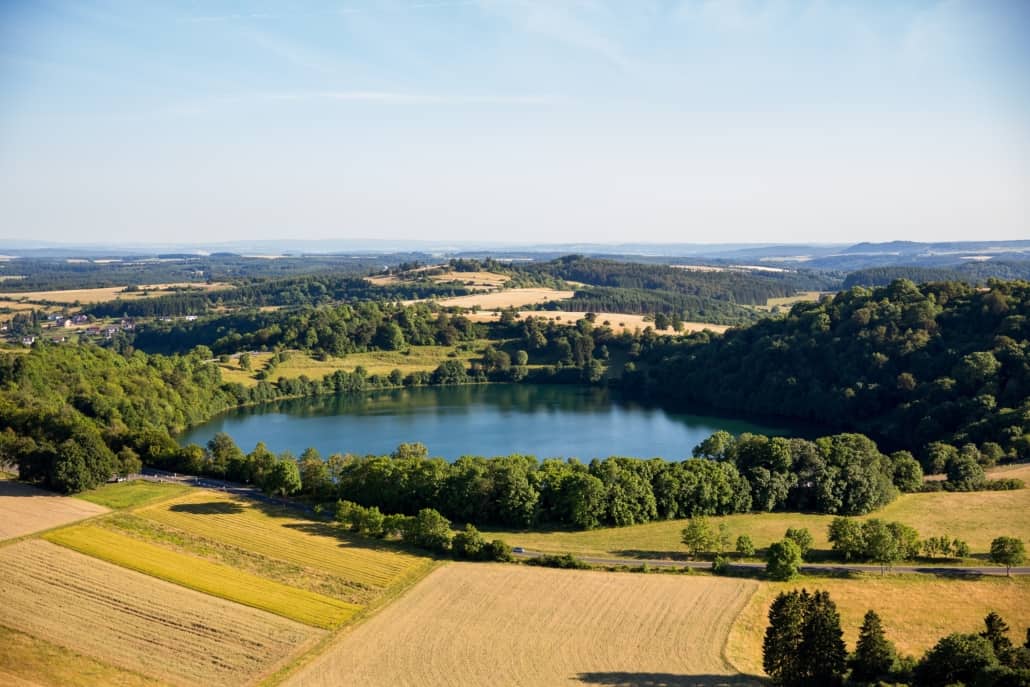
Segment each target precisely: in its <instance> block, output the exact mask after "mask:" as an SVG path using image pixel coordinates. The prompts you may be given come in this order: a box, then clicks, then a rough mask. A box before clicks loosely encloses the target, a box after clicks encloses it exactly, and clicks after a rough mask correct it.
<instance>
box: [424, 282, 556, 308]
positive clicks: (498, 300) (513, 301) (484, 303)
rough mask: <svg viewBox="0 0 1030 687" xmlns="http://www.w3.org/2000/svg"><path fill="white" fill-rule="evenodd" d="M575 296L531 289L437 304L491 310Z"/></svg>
mask: <svg viewBox="0 0 1030 687" xmlns="http://www.w3.org/2000/svg"><path fill="white" fill-rule="evenodd" d="M574 295H575V292H574V291H559V290H557V289H549V288H545V287H531V288H525V289H505V290H503V291H489V292H484V293H474V294H472V295H470V296H455V297H454V298H442V299H440V300H439V301H437V302H438V303H439V304H440V305H442V306H445V307H448V308H451V307H454V308H474V307H476V306H479V307H480V308H484V309H488V310H489V309H492V308H521V307H522V306H524V305H532V304H535V303H547V302H548V301H561V300H565V299H568V298H572V297H573V296H574ZM413 302H414V301H413Z"/></svg>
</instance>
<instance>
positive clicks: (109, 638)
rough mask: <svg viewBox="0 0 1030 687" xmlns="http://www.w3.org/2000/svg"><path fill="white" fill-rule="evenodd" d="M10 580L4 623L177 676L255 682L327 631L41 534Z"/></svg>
mask: <svg viewBox="0 0 1030 687" xmlns="http://www.w3.org/2000/svg"><path fill="white" fill-rule="evenodd" d="M0 579H2V580H3V581H4V583H3V585H0V624H3V625H5V626H7V627H10V628H12V629H15V630H18V631H20V632H24V633H27V634H29V635H33V636H36V637H39V638H41V639H43V640H46V641H48V642H52V643H54V644H57V645H61V646H64V647H68V648H69V649H72V650H74V651H76V652H79V653H81V654H86V655H88V656H92V657H95V658H97V659H99V660H101V661H103V662H105V663H109V664H111V665H114V666H118V667H121V668H124V669H127V670H132V671H136V672H140V673H143V674H144V675H148V676H151V677H155V678H158V679H161V680H165V681H168V682H172V683H177V684H203V685H230V686H233V685H245V684H251V683H253V682H255V681H256V680H257V679H259V678H260V677H261V676H263V675H265V674H267V673H268V672H269V671H271V670H273V669H274V668H275V667H276V666H278V665H279V664H280V663H282V662H283V661H284V660H285V659H286V658H287V657H289V656H290V655H291V654H293V653H295V652H296V651H298V650H299V649H301V648H303V647H305V646H308V645H309V644H310V643H311V642H312V641H314V640H315V639H316V638H318V637H319V636H322V634H323V633H322V632H321V631H320V630H316V629H314V628H310V627H307V626H305V625H301V624H300V623H296V622H294V621H292V620H286V619H285V618H280V617H278V616H275V615H272V614H270V613H265V612H263V611H259V610H256V609H253V608H248V607H246V606H241V605H239V604H234V603H230V602H227V601H223V600H221V599H216V598H214V597H211V596H207V595H205V594H200V593H198V592H194V591H191V590H188V589H184V588H182V587H179V586H176V585H173V584H170V583H167V582H163V581H161V580H157V579H154V578H152V577H148V576H146V575H142V574H140V573H136V572H132V571H129V570H124V569H122V568H119V567H117V566H114V565H111V564H110V563H105V562H103V561H99V560H97V559H94V558H90V557H88V556H83V555H82V554H79V553H75V552H74V551H69V550H68V549H64V548H62V547H60V546H56V545H54V544H50V543H48V542H45V541H40V540H30V541H24V542H19V543H16V544H12V545H10V546H6V547H3V548H2V549H0Z"/></svg>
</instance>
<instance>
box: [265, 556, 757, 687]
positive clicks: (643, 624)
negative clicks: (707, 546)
mask: <svg viewBox="0 0 1030 687" xmlns="http://www.w3.org/2000/svg"><path fill="white" fill-rule="evenodd" d="M757 587H758V583H757V582H754V581H750V580H735V579H726V578H715V577H702V576H689V575H629V574H621V573H606V572H596V571H581V570H553V569H545V568H532V567H528V566H516V565H498V564H485V563H479V564H476V563H458V564H451V565H447V566H445V567H443V568H439V569H437V570H435V571H434V572H433V573H432V574H430V575H429V576H427V577H426V579H424V580H422V581H421V582H419V583H418V584H417V585H416V586H415V587H413V588H412V589H411V590H409V591H408V592H407V593H406V594H405V595H404V596H402V597H401V598H399V599H398V600H396V601H394V602H393V603H392V604H391V605H390V606H388V607H386V608H385V609H383V610H382V611H381V612H380V613H378V614H377V615H375V616H373V617H372V618H370V619H368V620H367V621H366V622H364V623H362V624H361V625H359V626H357V627H355V628H354V629H353V630H352V631H349V632H347V633H346V634H345V635H344V636H343V637H342V638H341V639H340V640H339V641H338V642H337V643H336V644H335V645H333V646H332V647H330V649H329V650H328V651H327V652H326V653H325V654H323V655H322V656H320V657H319V658H317V659H315V660H314V661H312V662H311V663H310V664H309V665H307V666H305V667H304V668H303V669H302V670H300V671H299V672H298V673H297V674H295V675H294V676H292V677H291V678H290V679H289V680H287V682H286V683H285V684H287V685H290V686H291V687H315V686H317V685H326V686H330V685H343V684H350V685H363V686H364V687H376V686H378V685H383V686H384V687H385V686H390V687H393V686H403V685H413V686H414V685H418V686H420V687H422V686H429V687H434V686H436V685H448V686H451V685H455V686H461V685H469V686H470V687H472V686H475V687H478V686H479V685H493V684H504V685H531V686H532V687H538V686H548V685H569V684H579V683H586V684H604V685H609V684H610V685H663V684H670V685H671V684H677V685H679V684H682V685H695V684H703V685H715V684H719V685H726V686H727V687H729V686H741V685H756V684H757V683H756V682H755V681H754V680H752V679H751V678H749V677H747V676H742V675H739V674H738V673H737V671H736V670H735V669H734V668H733V667H732V666H731V665H730V664H729V663H728V662H727V661H726V660H725V658H724V657H723V649H724V646H725V643H726V639H727V636H728V634H729V632H730V627H731V625H732V624H733V621H734V619H735V618H736V617H737V614H738V613H739V612H740V610H741V609H742V608H743V607H744V606H745V605H746V604H747V603H748V600H749V599H750V597H751V595H752V594H753V593H754V591H755V590H756V589H757Z"/></svg>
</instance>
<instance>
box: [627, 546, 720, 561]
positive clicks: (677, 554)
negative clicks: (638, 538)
mask: <svg viewBox="0 0 1030 687" xmlns="http://www.w3.org/2000/svg"><path fill="white" fill-rule="evenodd" d="M612 553H613V554H615V555H616V556H619V557H620V558H642V559H647V558H651V559H660V560H670V561H689V560H705V558H704V557H699V558H696V559H691V558H690V556H688V555H687V553H686V552H685V551H652V550H647V549H621V550H619V551H612Z"/></svg>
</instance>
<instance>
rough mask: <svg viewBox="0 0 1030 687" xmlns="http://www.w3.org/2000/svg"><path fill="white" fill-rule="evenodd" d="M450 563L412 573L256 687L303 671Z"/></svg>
mask: <svg viewBox="0 0 1030 687" xmlns="http://www.w3.org/2000/svg"><path fill="white" fill-rule="evenodd" d="M450 562H451V561H448V560H445V559H436V560H433V562H432V563H430V564H429V565H427V566H426V567H425V568H424V569H423V571H422V572H421V573H419V574H412V575H409V576H408V577H407V578H405V579H404V580H403V581H402V582H401V583H400V584H398V585H397V586H395V587H393V588H392V589H389V590H388V591H386V592H385V593H383V594H382V595H380V596H379V597H378V598H376V599H375V600H374V601H372V602H371V603H370V604H368V605H367V606H365V607H363V608H362V609H361V610H360V611H358V612H357V613H355V614H354V615H353V616H351V617H350V618H348V619H347V620H346V621H345V622H344V623H343V624H342V625H340V626H339V627H338V628H336V629H335V630H332V631H330V632H329V633H328V634H327V635H326V636H325V637H322V639H321V641H319V642H318V644H316V645H315V646H313V647H312V648H311V649H309V650H308V651H306V652H305V653H303V654H301V655H299V656H297V657H296V658H295V659H293V660H292V661H291V662H290V663H288V664H287V665H284V666H282V667H280V668H279V670H277V671H276V672H275V673H274V674H272V675H269V676H268V677H266V678H265V679H264V680H263V681H261V682H258V683H257V684H258V685H259V687H276V685H280V684H282V683H283V682H284V681H285V680H286V679H288V678H289V677H291V676H292V675H294V674H295V673H296V672H297V671H299V670H300V669H301V668H304V667H305V666H307V665H308V664H310V663H311V662H312V661H314V660H315V659H317V658H318V657H320V656H322V655H323V654H325V652H326V651H328V650H329V649H330V648H332V647H333V646H334V645H335V644H336V643H337V642H338V641H342V640H343V638H344V637H345V636H347V635H348V634H350V632H351V631H353V630H354V629H355V628H357V627H358V626H359V625H361V624H362V623H363V622H365V621H366V620H368V619H369V618H372V617H373V616H375V615H376V614H378V613H379V612H380V611H382V610H383V609H384V608H386V607H388V606H389V605H390V604H391V603H393V602H394V601H396V600H397V599H399V598H400V597H401V596H403V595H404V594H406V593H407V592H409V591H411V589H412V588H413V587H414V586H415V585H417V584H418V583H419V582H421V581H422V580H424V579H425V578H426V577H428V576H429V574H430V573H432V572H433V571H435V570H437V569H438V568H442V567H443V566H445V565H447V564H448V563H450Z"/></svg>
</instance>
